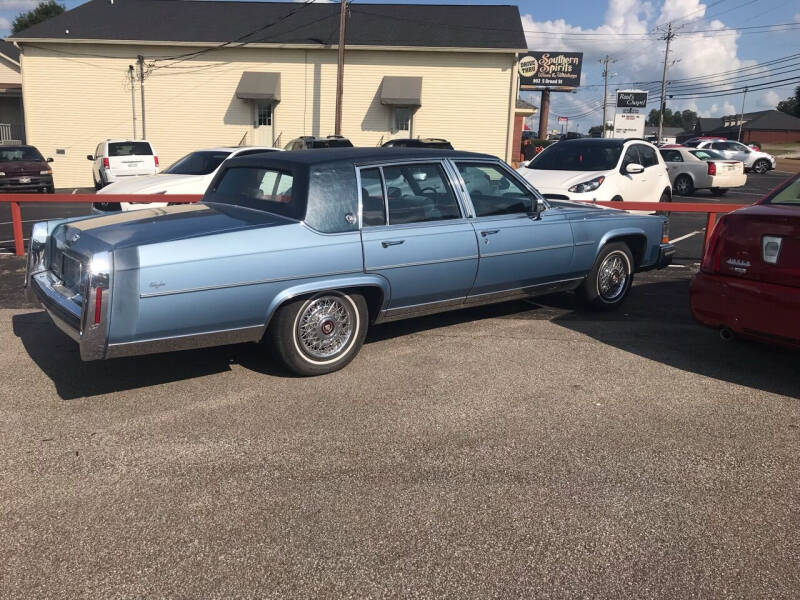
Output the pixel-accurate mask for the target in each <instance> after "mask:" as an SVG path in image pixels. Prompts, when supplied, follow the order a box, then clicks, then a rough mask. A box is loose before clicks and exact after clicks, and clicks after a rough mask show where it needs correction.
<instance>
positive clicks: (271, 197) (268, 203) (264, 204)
mask: <svg viewBox="0 0 800 600" xmlns="http://www.w3.org/2000/svg"><path fill="white" fill-rule="evenodd" d="M293 187H294V177H293V176H292V174H291V173H290V172H288V171H280V170H278V169H267V168H262V167H231V168H229V169H226V170H225V172H224V173H223V175H222V178H221V179H220V180H219V181H218V182H217V184H216V186H214V190H213V193H214V194H215V195H216V198H215V200H214V201H221V202H225V203H227V204H236V205H238V206H246V207H248V208H254V209H256V210H263V211H266V212H271V213H273V214H276V215H282V216H284V217H289V218H291V219H297V220H300V219H302V218H303V214H304V212H305V203H304V201H303V199H302V198H299V197H298V194H294V193H293ZM300 196H302V194H300Z"/></svg>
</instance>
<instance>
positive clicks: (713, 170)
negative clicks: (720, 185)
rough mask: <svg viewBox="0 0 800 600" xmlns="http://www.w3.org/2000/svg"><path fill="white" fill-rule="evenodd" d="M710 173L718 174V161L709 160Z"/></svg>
mask: <svg viewBox="0 0 800 600" xmlns="http://www.w3.org/2000/svg"><path fill="white" fill-rule="evenodd" d="M708 174H709V175H716V174H717V163H715V162H711V161H709V162H708Z"/></svg>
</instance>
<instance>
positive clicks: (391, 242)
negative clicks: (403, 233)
mask: <svg viewBox="0 0 800 600" xmlns="http://www.w3.org/2000/svg"><path fill="white" fill-rule="evenodd" d="M403 242H405V240H386V241H385V242H381V246H383V247H384V248H388V247H389V246H399V245H400V244H402V243H403Z"/></svg>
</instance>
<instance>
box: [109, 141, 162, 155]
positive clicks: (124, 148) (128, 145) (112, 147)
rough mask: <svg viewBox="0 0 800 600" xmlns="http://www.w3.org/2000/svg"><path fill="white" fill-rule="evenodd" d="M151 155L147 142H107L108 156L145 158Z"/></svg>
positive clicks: (151, 151) (151, 150)
mask: <svg viewBox="0 0 800 600" xmlns="http://www.w3.org/2000/svg"><path fill="white" fill-rule="evenodd" d="M152 154H153V149H152V148H151V147H150V144H149V143H148V142H109V143H108V155H109V156H146V155H151V156H152Z"/></svg>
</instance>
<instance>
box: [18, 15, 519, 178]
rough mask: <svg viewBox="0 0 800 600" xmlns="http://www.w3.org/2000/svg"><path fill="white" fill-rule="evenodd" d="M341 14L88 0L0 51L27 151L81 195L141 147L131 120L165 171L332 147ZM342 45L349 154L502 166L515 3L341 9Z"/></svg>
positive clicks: (512, 90) (511, 97) (510, 116)
mask: <svg viewBox="0 0 800 600" xmlns="http://www.w3.org/2000/svg"><path fill="white" fill-rule="evenodd" d="M339 10H340V5H338V4H317V3H310V2H306V3H278V2H213V1H185V0H182V1H171V2H166V1H164V0H136V1H135V2H134V1H132V0H92V1H91V2H88V3H86V4H83V5H81V6H79V7H77V8H75V9H73V10H71V11H67V12H65V13H64V14H62V15H59V16H57V17H55V18H53V19H50V20H48V21H45V22H44V23H40V24H38V25H35V26H33V27H31V28H29V29H27V30H25V31H23V32H20V33H19V34H17V35H15V36H13V37H11V38H8V39H9V40H10V41H11V42H14V43H15V44H16V45H17V46H18V47H19V49H20V50H21V56H20V63H21V66H22V88H23V101H24V108H25V128H26V132H27V141H28V143H30V144H33V145H35V146H37V147H38V148H39V150H40V151H41V152H42V153H43V154H44V155H46V156H53V157H54V158H55V162H54V164H53V168H54V174H55V183H56V186H57V187H79V186H80V187H88V186H91V185H92V174H91V164H90V163H89V162H88V161H87V160H86V155H87V154H92V153H93V151H94V148H95V147H96V146H97V144H98V143H99V142H100V141H102V140H104V139H108V138H117V139H119V138H123V139H125V138H128V139H129V138H131V137H132V136H134V135H135V137H137V138H141V137H142V125H143V123H142V113H143V112H144V119H145V127H146V133H145V135H146V138H147V139H148V140H150V142H151V143H152V144H153V146H154V148H155V149H156V152H157V153H158V155H159V159H160V163H161V165H162V166H166V165H169V164H170V163H172V162H173V161H175V160H177V159H178V158H180V157H181V156H183V155H184V154H186V153H188V152H190V151H193V150H197V149H201V148H207V147H214V146H231V145H268V146H272V145H274V146H277V147H284V146H285V145H286V144H287V143H288V142H289V141H290V140H291V139H293V138H296V137H299V136H302V135H322V136H325V135H330V134H333V133H334V115H335V97H336V70H337V48H338V46H337V43H338V38H339ZM345 48H346V52H345V68H344V93H343V102H342V107H343V117H342V134H343V135H344V136H346V137H348V138H349V139H350V140H351V141H352V142H353V144H355V145H356V146H377V145H380V144H381V143H383V142H386V141H388V140H390V139H393V138H401V137H406V138H408V137H439V138H445V139H447V140H449V141H450V142H451V143H452V144H453V146H454V147H455V148H457V149H460V150H469V151H477V152H486V153H489V154H493V155H496V156H499V157H501V158H504V159H506V160H510V159H511V158H512V157H513V155H514V152H512V147H511V146H512V143H513V131H512V128H513V121H514V108H515V102H516V96H517V93H516V92H517V79H516V73H517V71H516V68H515V64H516V60H517V55H518V54H519V53H523V52H525V36H524V32H523V30H522V24H521V20H520V16H519V11H518V9H517V7H516V6H480V5H477V6H452V5H450V6H443V5H387V4H360V3H358V4H353V5H351V6H349V7H348V21H347V26H346V45H345ZM140 56H141V57H142V58H141V60H140V59H139V57H140ZM140 63H141V70H142V71H143V73H144V82H143V83H144V107H142V101H141V89H140V81H139V80H138V79H139V77H138V72H139V70H140ZM131 67H133V68H132V69H131ZM131 75H133V76H134V80H133V82H132V80H131ZM132 87H133V90H132V89H131V88H132ZM132 91H133V93H132ZM143 108H144V110H143ZM134 111H135V113H136V126H135V129H134V117H133V112H134Z"/></svg>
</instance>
